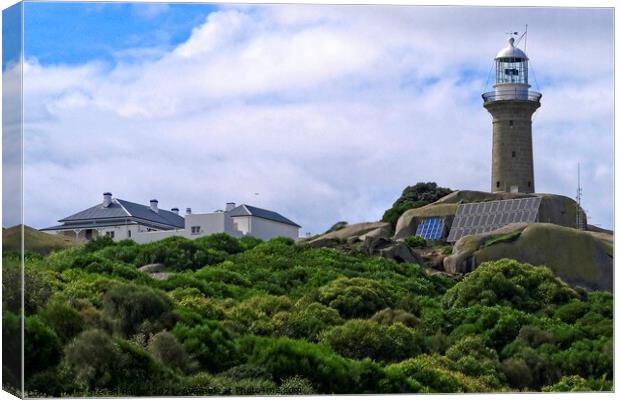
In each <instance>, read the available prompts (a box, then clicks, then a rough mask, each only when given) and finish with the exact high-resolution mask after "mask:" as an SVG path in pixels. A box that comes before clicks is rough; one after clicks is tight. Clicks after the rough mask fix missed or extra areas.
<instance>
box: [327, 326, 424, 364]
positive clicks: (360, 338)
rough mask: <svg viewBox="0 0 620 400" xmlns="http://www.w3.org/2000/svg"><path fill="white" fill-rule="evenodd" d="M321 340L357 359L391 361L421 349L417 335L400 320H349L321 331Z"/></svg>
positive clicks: (408, 355)
mask: <svg viewBox="0 0 620 400" xmlns="http://www.w3.org/2000/svg"><path fill="white" fill-rule="evenodd" d="M323 340H324V341H325V343H327V344H329V345H330V346H331V348H333V349H334V350H335V351H336V352H338V353H339V354H341V355H343V356H345V357H349V358H357V359H364V358H366V357H368V358H371V359H373V360H376V361H388V362H394V361H400V360H404V359H406V358H409V357H413V356H415V355H417V354H419V353H421V352H422V340H421V338H419V337H418V336H416V333H415V331H414V330H413V329H410V328H407V327H406V326H404V325H403V324H401V323H396V324H393V325H382V324H378V323H376V322H374V321H366V320H350V321H347V322H346V323H345V324H344V325H342V326H337V327H334V328H332V329H330V330H329V331H327V332H325V334H324V336H323Z"/></svg>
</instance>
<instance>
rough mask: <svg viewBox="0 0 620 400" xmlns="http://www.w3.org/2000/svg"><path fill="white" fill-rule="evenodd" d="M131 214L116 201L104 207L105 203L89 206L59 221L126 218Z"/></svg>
mask: <svg viewBox="0 0 620 400" xmlns="http://www.w3.org/2000/svg"><path fill="white" fill-rule="evenodd" d="M130 216H131V215H130V214H128V213H127V212H126V211H125V210H124V209H123V207H121V206H120V204H118V203H116V202H112V203H110V205H109V206H107V207H104V206H103V204H101V203H99V204H97V205H96V206H92V207H90V208H87V209H86V210H84V211H80V212H79V213H75V214H73V215H70V216H68V217H65V218H63V219H59V220H58V222H69V221H77V220H82V219H102V218H125V217H130Z"/></svg>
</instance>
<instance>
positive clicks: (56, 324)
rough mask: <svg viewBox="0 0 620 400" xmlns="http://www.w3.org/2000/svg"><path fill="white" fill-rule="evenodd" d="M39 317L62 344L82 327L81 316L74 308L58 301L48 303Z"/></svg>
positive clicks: (82, 320)
mask: <svg viewBox="0 0 620 400" xmlns="http://www.w3.org/2000/svg"><path fill="white" fill-rule="evenodd" d="M39 316H40V317H41V319H42V320H43V321H44V322H45V323H46V324H47V325H48V326H50V327H51V328H52V329H53V330H54V332H55V333H56V335H57V336H58V338H59V339H60V340H61V342H62V343H66V342H67V341H69V340H70V339H72V338H73V337H74V336H76V335H77V334H78V333H80V332H81V331H82V329H83V327H84V318H83V317H82V315H81V314H80V313H79V312H78V311H77V310H76V309H75V308H73V307H71V306H70V305H69V304H67V303H66V302H62V301H60V300H57V301H51V302H49V303H48V304H47V305H46V306H45V308H44V309H43V310H42V311H41V312H40V313H39Z"/></svg>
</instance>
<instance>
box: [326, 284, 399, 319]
mask: <svg viewBox="0 0 620 400" xmlns="http://www.w3.org/2000/svg"><path fill="white" fill-rule="evenodd" d="M319 301H321V302H322V303H323V304H325V305H327V306H329V307H331V308H335V309H336V310H338V311H339V312H340V315H342V316H343V317H345V318H355V317H369V316H371V315H372V314H374V313H375V312H377V311H379V310H382V309H384V308H385V307H390V306H391V305H392V303H393V299H392V296H391V294H390V291H389V290H388V288H387V287H386V286H385V285H384V284H382V283H381V282H379V281H376V280H373V279H367V278H339V279H336V280H334V281H332V282H330V283H329V284H327V285H325V286H323V287H321V288H320V289H319Z"/></svg>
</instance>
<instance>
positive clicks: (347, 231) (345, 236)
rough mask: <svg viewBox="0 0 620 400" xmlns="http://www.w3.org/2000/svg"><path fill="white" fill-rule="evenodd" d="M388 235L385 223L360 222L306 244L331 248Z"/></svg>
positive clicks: (388, 231)
mask: <svg viewBox="0 0 620 400" xmlns="http://www.w3.org/2000/svg"><path fill="white" fill-rule="evenodd" d="M390 234H391V232H390V224H389V223H387V222H362V223H359V224H352V225H347V226H346V227H344V228H342V229H338V230H336V231H332V232H328V233H325V234H323V235H321V236H319V237H317V238H314V239H312V240H310V241H309V242H308V243H309V244H311V245H314V246H333V245H337V244H340V243H343V242H348V243H352V242H355V241H359V240H364V239H365V238H366V237H375V238H376V237H383V236H384V237H389V236H390ZM369 235H370V236H369Z"/></svg>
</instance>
